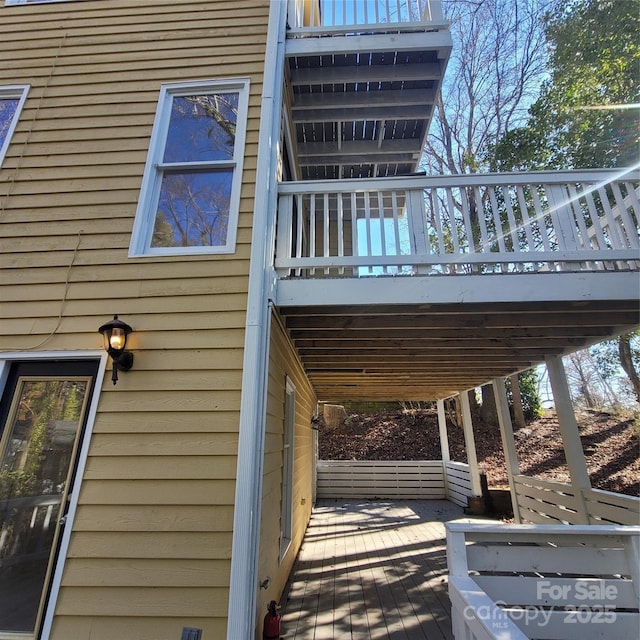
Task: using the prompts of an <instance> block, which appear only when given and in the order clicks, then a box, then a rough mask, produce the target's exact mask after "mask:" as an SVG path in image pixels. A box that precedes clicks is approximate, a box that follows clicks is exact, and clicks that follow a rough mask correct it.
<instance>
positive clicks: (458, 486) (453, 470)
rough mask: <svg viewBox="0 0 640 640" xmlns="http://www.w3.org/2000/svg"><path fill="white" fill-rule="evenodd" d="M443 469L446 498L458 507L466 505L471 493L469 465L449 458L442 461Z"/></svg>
mask: <svg viewBox="0 0 640 640" xmlns="http://www.w3.org/2000/svg"><path fill="white" fill-rule="evenodd" d="M444 471H445V485H446V490H447V498H448V499H449V500H450V501H451V502H453V503H454V504H457V505H458V506H459V507H466V506H468V504H469V501H468V498H470V497H471V496H472V495H473V490H472V488H471V471H470V470H469V465H468V464H465V463H464V462H452V461H451V460H449V461H447V462H445V463H444Z"/></svg>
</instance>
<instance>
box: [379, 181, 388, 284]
mask: <svg viewBox="0 0 640 640" xmlns="http://www.w3.org/2000/svg"><path fill="white" fill-rule="evenodd" d="M378 219H379V221H380V251H381V253H382V255H383V256H386V255H387V234H386V233H385V228H384V226H385V216H384V200H383V197H382V191H378ZM388 272H389V268H388V267H387V265H384V266H383V267H382V273H388Z"/></svg>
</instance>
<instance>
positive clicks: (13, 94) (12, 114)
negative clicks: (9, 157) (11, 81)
mask: <svg viewBox="0 0 640 640" xmlns="http://www.w3.org/2000/svg"><path fill="white" fill-rule="evenodd" d="M28 91H29V85H7V86H2V85H0V165H2V161H3V160H4V156H5V154H6V152H7V149H8V148H9V142H10V140H11V136H12V135H13V130H14V129H15V128H16V124H18V117H19V116H20V111H21V110H22V107H23V105H24V102H25V100H26V99H27V92H28Z"/></svg>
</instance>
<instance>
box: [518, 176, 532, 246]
mask: <svg viewBox="0 0 640 640" xmlns="http://www.w3.org/2000/svg"><path fill="white" fill-rule="evenodd" d="M514 189H515V194H516V199H517V202H518V205H519V207H520V217H521V218H522V227H523V228H524V234H525V237H526V239H527V250H528V251H530V252H531V251H535V250H536V239H535V233H534V231H535V227H534V226H533V224H534V223H535V220H532V219H531V216H530V215H529V207H528V206H527V199H526V195H525V193H524V187H523V186H522V185H519V184H518V185H514Z"/></svg>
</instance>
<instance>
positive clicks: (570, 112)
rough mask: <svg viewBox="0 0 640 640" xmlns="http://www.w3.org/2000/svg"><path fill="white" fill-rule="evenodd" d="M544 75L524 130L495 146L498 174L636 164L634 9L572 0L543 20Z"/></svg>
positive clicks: (639, 52)
mask: <svg viewBox="0 0 640 640" xmlns="http://www.w3.org/2000/svg"><path fill="white" fill-rule="evenodd" d="M546 35H547V41H548V44H549V46H550V49H551V57H550V69H549V71H550V76H549V78H548V79H547V80H546V81H545V82H544V84H543V86H542V90H541V93H540V97H539V98H538V100H537V101H536V102H535V103H534V104H533V105H532V106H531V108H530V109H529V121H528V123H527V125H526V126H525V127H521V128H518V129H513V130H511V131H509V132H508V133H507V134H506V135H504V136H503V137H502V138H501V140H500V141H499V143H498V144H497V145H496V147H495V149H492V150H491V152H492V153H495V156H496V164H497V166H498V167H499V169H500V170H512V169H542V168H566V169H570V168H591V167H624V166H628V165H631V164H633V163H634V162H637V160H638V148H639V147H638V145H639V144H640V136H639V134H638V103H640V73H639V72H640V4H639V3H638V2H637V0H573V1H572V2H569V3H565V4H563V5H560V6H559V7H558V8H557V9H556V10H555V11H553V12H552V13H551V14H549V15H548V16H547V17H546Z"/></svg>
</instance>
